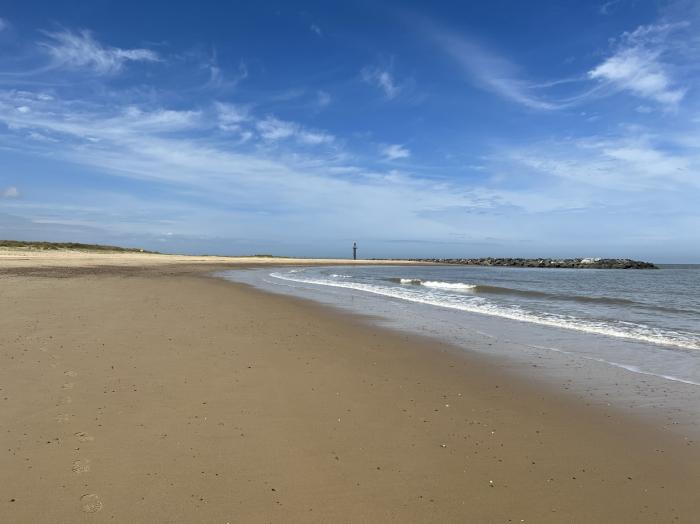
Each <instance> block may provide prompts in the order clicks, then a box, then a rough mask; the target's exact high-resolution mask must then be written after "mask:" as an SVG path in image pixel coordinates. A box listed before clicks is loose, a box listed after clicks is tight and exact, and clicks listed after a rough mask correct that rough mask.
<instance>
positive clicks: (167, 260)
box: [0, 247, 416, 268]
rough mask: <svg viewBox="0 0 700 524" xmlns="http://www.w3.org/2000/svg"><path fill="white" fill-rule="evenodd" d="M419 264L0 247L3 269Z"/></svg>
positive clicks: (0, 263)
mask: <svg viewBox="0 0 700 524" xmlns="http://www.w3.org/2000/svg"><path fill="white" fill-rule="evenodd" d="M388 263H390V264H416V262H410V261H408V260H347V259H337V258H291V257H290V258H287V257H264V256H250V257H220V256H188V255H163V254H159V253H122V252H114V253H103V252H90V251H71V250H56V251H53V250H46V249H13V248H2V247H0V268H15V267H19V268H21V267H26V268H37V267H39V268H44V267H81V268H82V267H107V266H117V267H144V266H145V267H153V266H163V265H169V264H178V265H180V264H188V265H211V264H234V265H241V264H244V265H245V264H255V265H269V264H274V265H283V264H286V265H290V264H291V265H305V264H316V265H318V264H323V265H331V264H343V265H346V264H362V265H372V264H388Z"/></svg>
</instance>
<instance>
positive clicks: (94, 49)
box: [0, 0, 700, 262]
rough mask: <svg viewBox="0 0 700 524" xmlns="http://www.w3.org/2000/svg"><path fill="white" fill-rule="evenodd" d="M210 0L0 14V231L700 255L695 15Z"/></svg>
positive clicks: (624, 9) (271, 249)
mask: <svg viewBox="0 0 700 524" xmlns="http://www.w3.org/2000/svg"><path fill="white" fill-rule="evenodd" d="M221 4H223V2H196V3H195V2H176V1H170V2H129V1H119V2H116V1H114V2H113V1H107V0H102V1H95V0H92V1H84V2H80V1H72V2H61V1H52V2H9V3H7V2H6V3H4V4H3V5H2V6H0V237H4V238H24V239H42V240H57V241H58V240H62V241H82V242H102V243H116V244H121V245H134V246H139V247H146V248H151V249H156V250H159V251H165V252H190V253H221V254H250V253H272V254H279V255H281V254H287V255H303V256H347V255H348V254H349V249H350V246H351V244H352V241H353V240H356V241H357V242H358V244H359V246H360V254H361V255H362V256H366V257H384V256H387V257H404V256H416V257H421V256H630V257H636V258H643V259H651V260H654V261H660V262H664V261H666V262H668V261H700V242H698V232H699V231H700V134H699V133H698V127H699V124H700V107H699V104H698V102H699V101H700V97H699V95H698V89H697V87H698V80H699V79H700V71H698V68H699V67H700V60H698V59H699V58H700V36H698V35H700V31H699V29H700V27H699V25H700V3H698V2H693V1H643V0H609V1H600V2H596V1H593V0H590V1H556V2H555V1H551V2H546V1H533V2H520V1H491V2H468V3H467V2H439V3H437V2H394V3H391V2H382V3H379V2H369V1H360V2H351V1H348V2H342V3H341V2H320V1H319V2H266V1H259V2H227V5H226V6H222V5H221ZM379 4H381V5H379Z"/></svg>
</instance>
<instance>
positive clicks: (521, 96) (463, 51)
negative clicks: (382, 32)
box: [432, 29, 563, 110]
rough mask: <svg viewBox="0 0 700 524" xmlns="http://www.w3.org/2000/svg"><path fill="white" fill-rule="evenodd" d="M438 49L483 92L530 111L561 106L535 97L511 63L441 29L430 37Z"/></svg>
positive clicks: (531, 89) (531, 88)
mask: <svg viewBox="0 0 700 524" xmlns="http://www.w3.org/2000/svg"><path fill="white" fill-rule="evenodd" d="M432 37H433V39H434V40H435V41H436V42H438V44H439V45H440V46H441V47H442V49H443V50H444V51H445V52H446V53H447V54H448V55H449V56H451V57H452V58H453V59H454V60H455V61H456V62H457V64H459V65H460V66H461V68H462V69H463V71H464V72H465V73H467V74H468V75H469V76H470V77H471V78H472V79H473V80H474V81H475V82H476V84H477V85H478V86H479V87H481V88H482V89H485V90H487V91H492V92H494V93H496V94H498V95H499V96H502V97H504V98H507V99H509V100H511V101H513V102H517V103H519V104H521V105H524V106H526V107H529V108H531V109H546V110H552V109H559V108H561V107H563V105H562V104H559V103H553V102H549V101H547V100H543V99H541V98H540V97H538V96H537V95H536V94H535V93H534V90H533V86H531V85H530V84H528V83H527V82H524V81H523V80H521V79H519V78H518V75H517V71H516V68H515V66H514V65H513V64H511V63H510V62H508V61H507V60H505V59H504V58H501V57H499V56H497V55H495V54H493V53H491V52H489V51H487V50H486V49H484V48H483V46H480V45H478V44H476V43H475V42H472V41H470V40H468V39H466V38H462V37H459V36H457V35H454V34H452V33H450V32H449V31H446V30H444V29H440V30H436V31H434V32H433V34H432Z"/></svg>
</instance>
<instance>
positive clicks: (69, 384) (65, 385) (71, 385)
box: [61, 382, 75, 389]
mask: <svg viewBox="0 0 700 524" xmlns="http://www.w3.org/2000/svg"><path fill="white" fill-rule="evenodd" d="M73 386H75V383H73V382H66V383H65V384H63V385H62V386H61V387H62V388H63V389H73Z"/></svg>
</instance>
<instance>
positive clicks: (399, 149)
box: [381, 144, 411, 160]
mask: <svg viewBox="0 0 700 524" xmlns="http://www.w3.org/2000/svg"><path fill="white" fill-rule="evenodd" d="M381 153H382V156H383V157H384V158H386V159H387V160H398V159H400V158H408V157H410V156H411V151H410V150H409V149H408V148H407V147H404V146H402V145H401V144H389V145H386V146H383V147H382V148H381Z"/></svg>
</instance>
